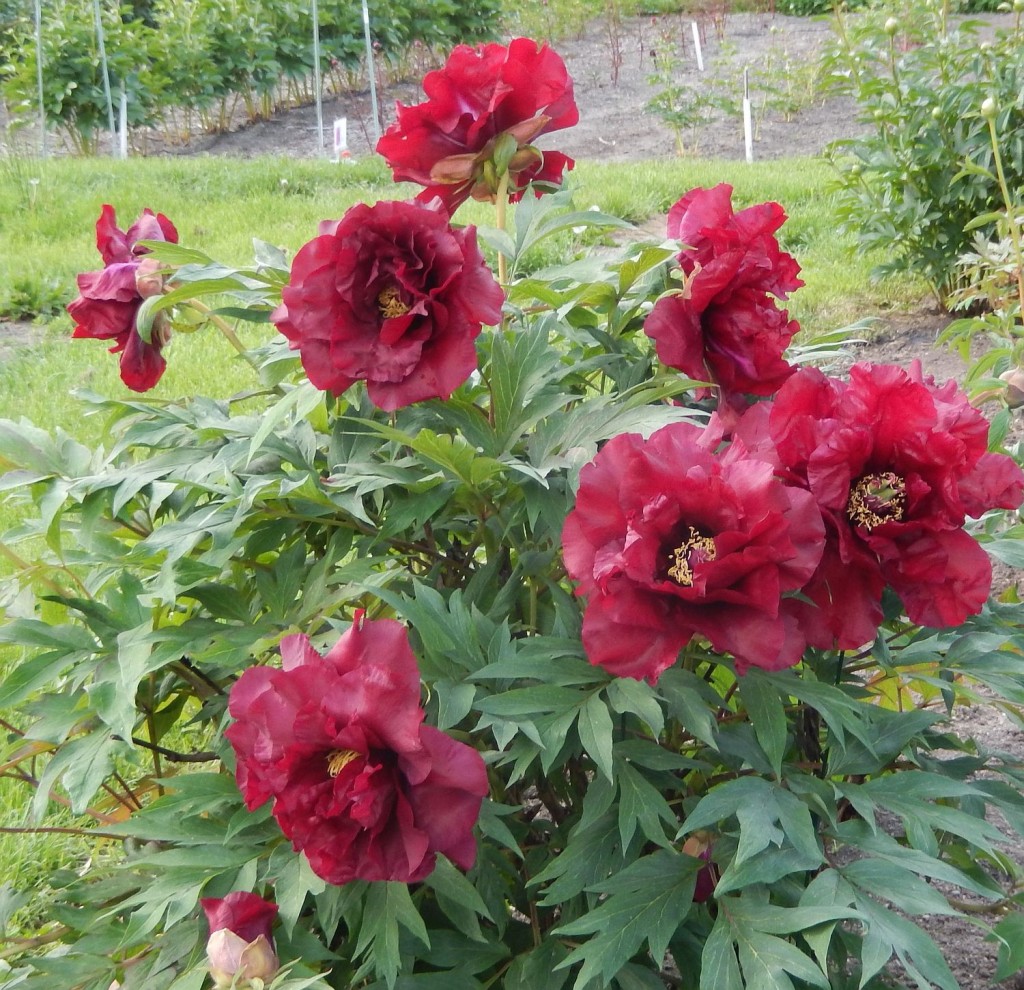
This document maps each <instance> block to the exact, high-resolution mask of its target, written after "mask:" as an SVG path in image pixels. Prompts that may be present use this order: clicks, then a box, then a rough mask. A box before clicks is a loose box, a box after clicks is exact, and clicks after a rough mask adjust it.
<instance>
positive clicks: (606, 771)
mask: <svg viewBox="0 0 1024 990" xmlns="http://www.w3.org/2000/svg"><path fill="white" fill-rule="evenodd" d="M576 727H577V730H578V731H579V734H580V742H581V743H582V744H583V748H584V749H585V750H586V751H587V753H588V754H589V756H590V758H591V759H592V760H593V761H594V763H595V764H596V766H597V769H598V770H600V772H601V773H602V774H603V775H604V777H605V778H606V779H607V780H611V779H612V777H613V772H612V731H613V728H614V726H613V725H612V717H611V715H610V714H609V713H608V706H607V704H605V702H604V701H603V700H602V698H601V695H600V694H599V693H597V692H595V693H594V694H592V695H591V696H590V697H589V698H588V699H587V702H586V704H585V705H583V706H582V707H581V708H580V714H579V718H578V719H577V722H576Z"/></svg>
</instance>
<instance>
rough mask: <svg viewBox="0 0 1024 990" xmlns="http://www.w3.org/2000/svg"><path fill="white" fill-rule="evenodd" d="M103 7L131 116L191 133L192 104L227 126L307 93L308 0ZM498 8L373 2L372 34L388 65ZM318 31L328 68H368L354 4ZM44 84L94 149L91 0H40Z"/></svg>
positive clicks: (27, 105) (24, 68)
mask: <svg viewBox="0 0 1024 990" xmlns="http://www.w3.org/2000/svg"><path fill="white" fill-rule="evenodd" d="M4 2H5V6H4V7H0V54H4V55H6V58H7V59H9V61H10V63H11V64H10V69H9V70H8V76H9V77H8V78H7V79H6V81H4V82H3V93H4V98H5V100H6V102H7V104H8V106H9V107H10V108H11V109H12V110H13V111H14V112H15V113H17V114H19V115H22V116H31V115H32V114H33V113H34V109H35V107H36V106H37V105H38V95H37V88H36V71H37V69H36V52H35V42H34V28H33V25H32V23H31V11H30V10H29V8H28V7H27V6H26V5H23V4H19V5H17V6H15V5H14V4H13V3H12V2H11V0H4ZM102 11H103V24H104V32H105V48H106V53H107V59H108V62H109V65H110V76H111V85H112V87H113V90H114V100H115V105H116V102H117V100H118V98H119V97H118V94H119V91H120V88H121V87H122V86H124V88H125V90H126V92H127V94H128V121H129V125H130V126H133V127H136V126H142V125H144V126H148V127H163V128H164V129H165V131H166V132H167V133H168V134H169V135H170V136H172V137H174V136H176V135H177V136H178V137H181V138H187V137H188V136H189V135H190V133H191V130H192V127H193V121H192V115H195V116H196V117H197V118H198V122H199V123H200V124H201V125H202V126H203V127H204V128H206V129H218V128H219V129H223V128H224V127H225V126H226V124H227V121H228V120H229V119H230V117H231V114H232V112H233V111H234V109H235V107H236V105H237V104H239V103H240V104H241V105H242V106H243V107H244V109H245V111H246V113H247V116H248V117H249V119H258V118H260V117H265V116H267V115H269V113H270V112H271V111H272V110H273V109H275V108H276V107H277V106H278V105H281V104H282V103H284V102H285V101H287V100H294V99H306V100H311V99H312V95H313V94H312V88H311V86H312V75H313V69H314V65H313V47H312V44H313V42H312V38H313V24H312V19H311V14H310V7H309V5H308V4H302V3H294V2H284V3H274V2H269V0H154V2H153V3H152V4H147V5H146V6H145V8H144V9H140V10H135V9H134V8H132V7H130V6H128V5H124V6H120V5H118V4H115V3H112V2H110V0H105V2H104V3H103V4H102ZM497 16H498V7H497V5H496V4H495V3H494V2H493V0H483V2H482V3H480V4H474V5H473V6H472V8H469V7H466V6H465V5H462V4H456V3H453V2H450V0H427V2H424V0H399V2H395V3H389V4H388V5H387V7H386V8H385V9H383V10H380V11H375V16H374V18H373V20H372V22H371V29H372V30H371V34H372V37H373V42H374V45H375V47H376V50H377V53H378V56H379V59H380V61H381V63H382V64H383V65H384V66H385V67H386V66H387V65H389V64H390V63H392V62H398V61H400V60H401V59H402V58H403V57H404V56H405V54H406V52H407V51H408V50H409V49H410V48H411V47H412V46H414V45H420V46H424V47H425V48H427V49H435V48H437V47H450V45H452V44H453V43H455V42H459V41H464V42H470V43H472V42H475V41H479V40H481V39H485V38H490V37H492V36H493V35H494V33H495V31H496V29H497V28H496V22H497ZM5 18H6V19H5ZM5 39H6V40H5ZM320 41H321V58H322V61H321V66H320V68H321V71H322V72H323V73H324V74H325V75H328V74H329V73H331V72H332V70H333V71H334V72H335V74H337V72H338V71H347V72H350V73H352V75H353V76H354V77H358V76H359V74H360V73H362V75H363V76H364V77H365V68H363V67H362V66H363V62H364V60H365V47H364V41H363V26H362V15H361V13H360V10H359V7H358V5H357V4H351V3H347V2H342V0H324V2H323V3H321V4H320ZM0 81H3V80H2V77H0ZM43 84H44V105H45V111H46V118H47V121H48V122H49V125H50V126H51V127H53V128H56V129H58V130H60V131H61V132H62V133H63V134H64V135H65V136H66V137H67V138H68V140H69V141H70V142H71V144H72V145H73V146H74V147H76V148H77V149H78V150H80V151H95V150H96V149H97V144H98V141H99V136H100V133H101V132H103V131H104V130H105V129H106V128H107V119H108V118H107V105H106V98H105V94H104V89H103V78H102V69H101V63H100V56H99V46H98V42H97V38H96V31H95V20H94V13H93V4H92V2H91V0H55V2H54V3H52V4H51V3H48V4H47V5H46V7H45V12H44V17H43Z"/></svg>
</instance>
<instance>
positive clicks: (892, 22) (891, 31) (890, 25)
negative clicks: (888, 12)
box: [884, 17, 900, 38]
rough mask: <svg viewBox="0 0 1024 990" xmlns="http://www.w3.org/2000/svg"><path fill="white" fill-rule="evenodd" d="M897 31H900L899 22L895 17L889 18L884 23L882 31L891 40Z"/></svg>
mask: <svg viewBox="0 0 1024 990" xmlns="http://www.w3.org/2000/svg"><path fill="white" fill-rule="evenodd" d="M899 29H900V22H899V21H898V20H896V18H895V17H890V18H889V19H888V20H887V21H886V22H885V28H884V30H885V33H886V34H887V35H889V37H890V38H892V37H893V36H894V35H895V34H896V32H897V31H899Z"/></svg>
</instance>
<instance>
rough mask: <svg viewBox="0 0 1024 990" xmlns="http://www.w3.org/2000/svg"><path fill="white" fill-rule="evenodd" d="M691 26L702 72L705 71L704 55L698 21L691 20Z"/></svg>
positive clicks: (698, 63)
mask: <svg viewBox="0 0 1024 990" xmlns="http://www.w3.org/2000/svg"><path fill="white" fill-rule="evenodd" d="M690 27H692V28H693V50H694V51H695V52H696V53H697V68H698V69H700V71H701V72H703V71H704V56H703V55H702V54H701V50H700V31H699V30H698V28H697V22H696V21H690Z"/></svg>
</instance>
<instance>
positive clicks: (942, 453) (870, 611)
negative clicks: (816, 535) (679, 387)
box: [738, 364, 1024, 649]
mask: <svg viewBox="0 0 1024 990" xmlns="http://www.w3.org/2000/svg"><path fill="white" fill-rule="evenodd" d="M748 415H749V417H750V418H749V419H746V418H745V419H744V421H743V422H742V423H741V425H740V427H739V430H738V435H739V436H741V437H743V438H744V439H746V440H747V442H748V443H753V442H754V441H753V440H752V439H751V434H752V433H763V432H764V429H763V427H764V424H765V422H767V427H768V433H769V434H770V446H771V447H772V448H773V449H774V450H775V451H776V452H777V456H778V458H779V464H780V469H781V471H782V472H783V474H784V475H785V476H786V477H788V478H789V479H790V480H791V481H793V482H794V483H798V484H803V485H806V487H807V488H808V490H809V491H810V492H811V493H812V494H813V495H814V497H815V498H816V499H817V501H818V504H819V505H820V506H821V512H822V514H823V517H824V519H825V522H826V533H827V542H826V549H825V553H824V555H823V557H822V561H821V565H820V567H819V568H818V570H817V572H816V573H815V575H814V577H813V578H812V579H811V580H810V581H809V582H808V584H807V585H806V586H805V587H804V588H803V595H804V596H806V597H807V598H809V599H811V600H812V601H813V602H814V604H813V605H810V604H807V603H804V602H802V601H799V600H797V599H793V600H791V601H789V602H787V608H788V609H789V610H790V611H792V612H793V613H794V614H796V615H798V616H799V619H800V622H801V624H802V626H803V627H804V629H805V632H806V635H807V640H808V642H809V643H810V644H811V645H813V646H818V647H821V648H832V647H838V648H840V649H853V648H855V647H858V646H861V645H863V644H864V643H865V642H869V641H870V640H871V639H873V638H874V636H875V633H876V630H877V628H878V625H879V623H880V622H881V619H882V609H881V596H882V591H883V589H884V587H885V586H886V585H889V586H890V587H892V589H893V590H894V591H895V592H896V593H897V594H898V595H899V596H900V598H901V599H902V601H903V604H904V607H905V608H906V611H907V615H908V616H909V617H910V619H911V620H913V621H914V622H916V623H919V624H921V625H926V626H933V627H945V626H956V625H959V624H960V623H962V622H963V621H964V620H965V619H966V618H967V616H969V615H972V614H974V613H976V612H978V611H979V610H980V609H981V607H982V605H983V604H984V602H985V599H986V598H987V597H988V593H989V591H990V588H991V583H992V569H991V564H990V562H989V558H988V554H986V553H985V551H984V550H983V549H982V548H981V546H980V545H979V544H978V542H977V541H976V540H975V539H974V538H973V537H972V536H970V535H969V534H968V533H966V532H964V530H963V524H964V521H965V518H966V517H967V516H975V517H976V516H980V515H982V514H983V513H984V512H987V511H988V510H989V509H993V508H1007V509H1011V508H1016V507H1017V506H1018V505H1020V503H1021V499H1022V497H1024V475H1022V473H1021V470H1020V468H1018V467H1017V465H1016V464H1015V463H1014V462H1013V461H1012V460H1011V459H1010V458H1009V457H1006V456H1004V455H1002V454H993V453H989V452H988V451H987V440H988V424H987V422H986V421H985V418H984V417H983V416H982V415H981V413H980V412H978V410H976V409H975V408H973V407H972V406H971V405H970V403H969V402H968V400H967V397H966V396H965V395H964V393H963V392H961V391H960V390H959V389H958V387H957V385H956V383H955V382H953V381H949V382H947V383H946V384H945V385H944V386H942V387H939V386H937V385H936V384H935V383H934V381H933V380H932V379H931V378H923V377H922V376H921V372H920V366H919V365H916V364H915V367H914V368H913V369H912V370H911V371H910V372H907V371H905V370H903V369H902V368H898V367H894V366H891V365H873V364H858V365H854V367H853V368H852V369H851V371H850V380H849V383H844V382H841V381H838V380H836V379H833V378H827V377H826V376H825V375H823V374H822V373H821V372H820V371H817V370H816V369H810V368H807V369H803V370H801V371H800V372H798V373H797V374H796V375H794V376H793V377H792V378H791V379H790V380H789V381H788V382H787V383H786V384H785V385H784V386H783V387H782V389H781V390H780V391H779V394H778V395H777V396H776V397H775V399H774V400H773V402H772V403H771V404H770V411H769V409H767V408H766V409H760V410H759V409H758V408H757V407H755V408H754V409H753V410H751V413H750V414H748ZM751 424H754V425H753V428H752V426H751Z"/></svg>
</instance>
